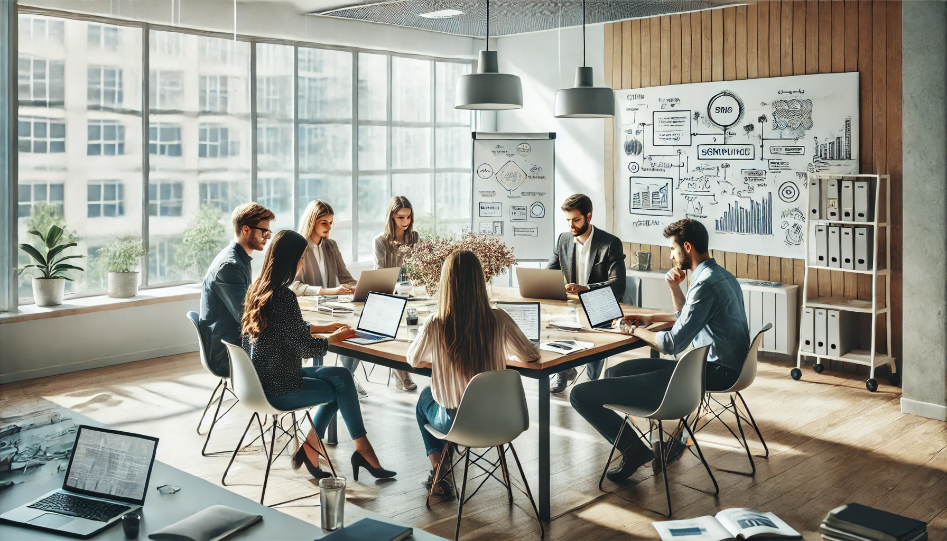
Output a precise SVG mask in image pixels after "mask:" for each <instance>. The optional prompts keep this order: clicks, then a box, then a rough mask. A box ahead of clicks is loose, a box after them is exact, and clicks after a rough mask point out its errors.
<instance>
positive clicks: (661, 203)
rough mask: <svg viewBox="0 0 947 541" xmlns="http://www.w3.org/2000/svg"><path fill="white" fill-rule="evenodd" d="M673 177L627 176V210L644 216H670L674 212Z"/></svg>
mask: <svg viewBox="0 0 947 541" xmlns="http://www.w3.org/2000/svg"><path fill="white" fill-rule="evenodd" d="M672 182H673V179H670V178H660V177H628V184H629V190H628V192H629V201H628V212H630V213H631V214H638V215H644V216H671V215H672V214H673V213H674V201H673V194H672V188H671V185H672Z"/></svg>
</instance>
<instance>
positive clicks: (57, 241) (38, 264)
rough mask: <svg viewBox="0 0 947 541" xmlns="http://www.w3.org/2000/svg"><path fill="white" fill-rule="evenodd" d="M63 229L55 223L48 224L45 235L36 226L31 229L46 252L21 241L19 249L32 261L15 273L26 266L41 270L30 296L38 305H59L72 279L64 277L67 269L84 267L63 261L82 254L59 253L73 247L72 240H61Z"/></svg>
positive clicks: (78, 269)
mask: <svg viewBox="0 0 947 541" xmlns="http://www.w3.org/2000/svg"><path fill="white" fill-rule="evenodd" d="M63 232H64V231H63V228H61V227H59V226H58V225H55V224H54V225H50V226H49V229H47V230H46V234H43V233H40V232H39V231H37V230H35V229H31V230H30V235H34V236H36V237H39V239H40V240H41V241H43V249H44V251H45V253H41V252H40V251H39V250H37V249H36V248H34V247H33V246H31V245H29V244H25V243H24V244H21V245H20V249H21V250H23V251H24V252H26V253H27V254H28V255H29V256H30V257H31V258H33V261H34V262H35V263H32V264H29V265H25V266H24V267H23V268H21V269H20V270H19V272H18V274H19V273H22V272H23V271H25V270H26V269H29V268H35V269H38V270H39V271H40V273H41V276H40V277H38V278H33V299H34V301H35V302H36V305H37V306H58V305H60V304H62V296H63V293H64V292H65V291H66V280H69V281H70V282H71V281H72V278H70V277H68V276H66V273H67V272H68V271H70V270H77V271H81V270H83V269H82V268H80V267H76V266H75V265H70V264H69V263H66V262H65V261H66V260H69V259H77V258H80V257H82V256H81V255H67V256H63V255H61V254H62V252H63V251H64V250H66V249H67V248H71V247H73V246H76V243H75V242H71V241H68V240H69V239H66V240H67V241H66V242H64V239H63Z"/></svg>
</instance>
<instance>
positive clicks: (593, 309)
mask: <svg viewBox="0 0 947 541" xmlns="http://www.w3.org/2000/svg"><path fill="white" fill-rule="evenodd" d="M579 299H580V300H581V301H582V308H583V309H584V310H585V315H586V316H588V318H589V325H591V326H592V327H599V326H601V325H602V324H604V323H608V324H611V322H612V321H614V320H616V319H618V318H620V317H622V315H623V314H622V311H621V306H619V305H618V301H617V300H616V299H615V293H613V292H612V288H610V287H602V288H599V289H593V290H591V291H583V292H582V293H580V294H579Z"/></svg>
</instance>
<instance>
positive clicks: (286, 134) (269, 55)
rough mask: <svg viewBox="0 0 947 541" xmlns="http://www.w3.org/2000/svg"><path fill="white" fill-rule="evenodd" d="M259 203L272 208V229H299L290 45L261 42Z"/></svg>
mask: <svg viewBox="0 0 947 541" xmlns="http://www.w3.org/2000/svg"><path fill="white" fill-rule="evenodd" d="M256 54H257V62H256V72H257V88H256V91H257V94H256V105H257V185H256V188H257V203H260V204H261V205H263V206H265V207H266V208H268V209H270V210H272V211H273V212H274V213H275V214H276V220H275V221H274V222H272V223H271V224H270V229H272V230H274V231H277V230H280V229H295V225H296V220H294V219H293V175H294V174H295V166H294V165H293V115H294V109H295V107H294V105H295V104H294V103H293V75H294V71H295V69H296V68H295V61H294V60H295V59H294V56H293V55H294V54H295V50H294V48H293V47H292V46H289V45H279V44H275V43H258V44H257V45H256Z"/></svg>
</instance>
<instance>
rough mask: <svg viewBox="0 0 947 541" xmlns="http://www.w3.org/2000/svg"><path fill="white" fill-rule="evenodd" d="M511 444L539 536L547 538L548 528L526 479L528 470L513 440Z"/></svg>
mask: <svg viewBox="0 0 947 541" xmlns="http://www.w3.org/2000/svg"><path fill="white" fill-rule="evenodd" d="M508 445H509V446H510V451H512V452H513V460H514V461H516V468H517V469H518V470H519V471H520V478H522V479H523V486H524V487H525V488H526V496H527V497H529V503H530V505H532V506H533V513H536V522H538V523H539V538H540V539H545V538H546V528H545V527H544V526H543V521H542V519H540V518H539V508H538V507H536V502H535V501H533V492H532V491H531V490H530V489H529V481H527V480H526V472H524V471H523V466H522V465H521V464H520V458H519V457H518V456H516V449H514V448H513V442H510V443H509V444H508Z"/></svg>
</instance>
